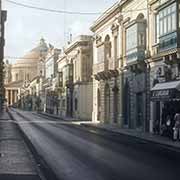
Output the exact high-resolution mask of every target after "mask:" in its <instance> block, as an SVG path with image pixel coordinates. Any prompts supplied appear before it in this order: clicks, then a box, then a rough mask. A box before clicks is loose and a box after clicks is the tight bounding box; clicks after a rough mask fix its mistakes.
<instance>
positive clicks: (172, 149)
mask: <svg viewBox="0 0 180 180" xmlns="http://www.w3.org/2000/svg"><path fill="white" fill-rule="evenodd" d="M81 125H82V126H84V127H86V128H93V129H99V130H100V131H104V132H109V133H112V134H116V135H120V136H122V137H125V138H129V139H130V140H135V141H137V142H139V143H141V144H144V145H145V144H149V145H153V147H154V148H161V149H163V150H166V151H168V152H170V153H172V152H173V153H175V155H178V156H179V158H180V148H176V147H174V146H172V145H167V144H164V143H161V142H155V141H153V140H150V139H144V138H142V137H138V136H133V135H130V134H125V133H122V132H117V131H112V130H109V129H105V128H103V127H97V126H94V125H91V124H83V123H81Z"/></svg>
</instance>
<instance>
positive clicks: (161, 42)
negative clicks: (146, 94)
mask: <svg viewBox="0 0 180 180" xmlns="http://www.w3.org/2000/svg"><path fill="white" fill-rule="evenodd" d="M149 6H150V8H151V12H150V14H149V17H150V18H149V19H150V23H149V31H150V37H151V39H150V48H151V55H152V57H151V59H150V61H149V65H150V80H151V81H150V86H151V117H150V122H151V128H150V130H151V131H153V124H156V125H157V126H158V130H159V131H160V129H161V126H162V125H163V124H165V122H166V119H167V116H168V115H169V116H170V117H171V119H172V126H173V124H174V122H173V119H174V114H175V113H176V112H177V111H179V110H180V109H179V107H180V103H179V102H180V101H179V100H180V96H179V90H180V89H179V85H180V61H179V60H180V13H179V12H180V2H179V1H176V0H168V1H167V0H154V1H152V0H151V1H149Z"/></svg>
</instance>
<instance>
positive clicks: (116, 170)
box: [17, 112, 180, 180]
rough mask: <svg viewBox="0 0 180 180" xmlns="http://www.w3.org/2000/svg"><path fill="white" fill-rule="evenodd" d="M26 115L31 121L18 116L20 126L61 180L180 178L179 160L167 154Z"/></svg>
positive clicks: (65, 124) (59, 122)
mask: <svg viewBox="0 0 180 180" xmlns="http://www.w3.org/2000/svg"><path fill="white" fill-rule="evenodd" d="M24 115H25V116H26V117H28V119H23V118H22V117H19V118H17V120H18V124H19V125H20V127H21V128H22V129H23V131H24V132H25V133H26V135H27V136H28V137H29V139H30V140H31V142H32V143H33V145H34V147H35V148H36V150H37V151H38V153H39V154H40V155H41V156H42V157H43V159H44V160H45V161H46V162H47V163H48V165H49V166H50V167H51V168H52V170H53V171H54V172H55V174H56V176H57V177H58V178H59V179H60V180H136V179H137V180H151V179H152V180H178V179H180V162H179V161H180V160H178V159H176V158H171V157H169V156H167V155H166V153H163V152H162V154H161V153H156V151H151V150H147V149H145V148H143V144H142V145H141V144H136V145H135V146H133V145H132V144H133V143H132V144H129V145H128V143H124V142H123V141H122V143H121V141H116V140H115V141H113V136H114V135H113V134H110V133H102V134H101V135H99V133H100V132H98V133H97V134H96V130H93V129H90V130H86V129H85V128H84V127H77V126H76V125H73V124H71V123H64V122H63V121H62V122H61V121H55V120H52V119H51V118H49V119H46V118H44V117H40V116H36V115H35V114H32V113H31V112H26V113H24ZM115 138H116V139H117V138H119V139H121V137H115ZM152 149H153V147H152Z"/></svg>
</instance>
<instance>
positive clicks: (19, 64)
mask: <svg viewBox="0 0 180 180" xmlns="http://www.w3.org/2000/svg"><path fill="white" fill-rule="evenodd" d="M47 51H48V47H47V45H46V43H45V40H44V39H41V40H40V43H39V44H38V46H37V47H35V48H34V49H32V50H31V51H30V52H28V53H27V54H26V55H25V56H23V57H22V58H20V59H19V60H17V61H16V63H15V64H12V65H11V73H10V75H9V71H8V72H6V78H8V79H5V82H8V83H7V84H5V91H6V99H7V102H8V105H13V104H15V103H17V101H18V100H20V99H22V98H21V96H23V93H24V92H25V90H26V87H27V86H28V85H29V83H30V82H31V81H32V80H33V79H34V78H35V77H36V76H38V75H40V74H41V73H42V67H41V66H42V65H41V61H42V59H43V58H45V56H46V54H47ZM9 77H11V81H10V82H9Z"/></svg>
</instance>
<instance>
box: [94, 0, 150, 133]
mask: <svg viewBox="0 0 180 180" xmlns="http://www.w3.org/2000/svg"><path fill="white" fill-rule="evenodd" d="M147 7H148V1H144V0H138V1H137V0H133V1H129V0H124V1H120V2H117V3H116V4H114V5H113V6H112V7H111V8H109V9H108V10H107V11H106V12H104V13H103V15H102V16H101V17H100V18H99V19H97V20H96V21H95V23H94V24H93V26H92V27H91V30H92V31H93V32H94V36H95V41H94V65H93V75H94V80H93V101H94V103H93V121H94V122H96V121H100V122H103V123H110V124H119V125H120V126H121V127H125V128H132V129H137V130H140V131H148V129H149V116H150V114H149V106H150V101H149V98H150V97H149V96H150V89H149V85H148V83H149V73H148V69H147V63H146V60H147V58H148V43H149V42H148V38H147V33H148V28H147V27H148V8H147ZM132 9H133V10H132Z"/></svg>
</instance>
